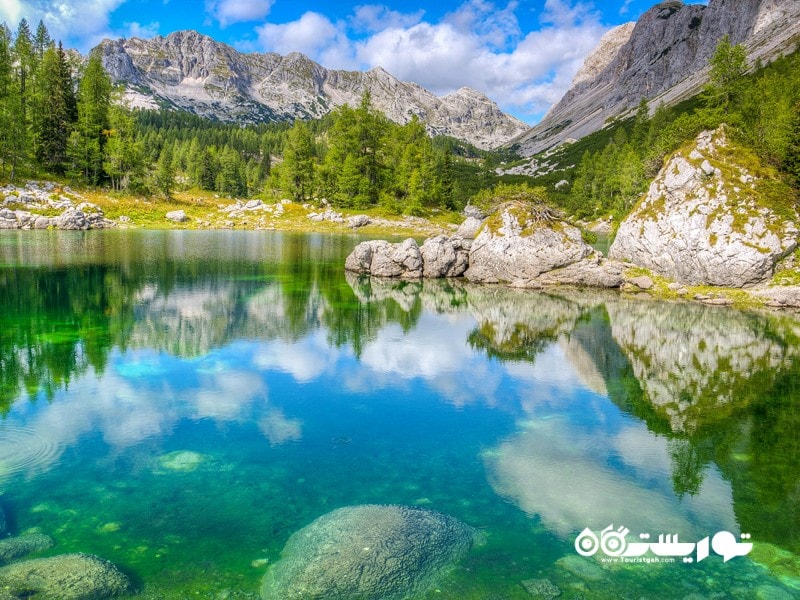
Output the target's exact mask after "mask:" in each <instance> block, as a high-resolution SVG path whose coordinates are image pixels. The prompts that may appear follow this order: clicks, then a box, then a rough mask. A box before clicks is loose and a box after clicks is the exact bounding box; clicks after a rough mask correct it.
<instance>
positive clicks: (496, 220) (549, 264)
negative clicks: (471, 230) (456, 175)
mask: <svg viewBox="0 0 800 600" xmlns="http://www.w3.org/2000/svg"><path fill="white" fill-rule="evenodd" d="M593 253H594V250H593V249H592V248H591V246H589V245H588V244H587V243H586V242H584V241H583V239H582V236H581V232H580V230H579V229H577V228H576V227H573V226H572V225H569V224H568V223H566V222H563V221H554V222H552V223H540V222H537V220H536V218H535V217H534V216H533V215H531V213H530V212H528V209H527V208H526V207H525V206H524V205H522V204H520V203H511V204H509V205H507V206H505V207H503V208H501V209H499V210H498V212H497V213H496V214H495V215H493V216H492V217H491V218H490V219H489V220H488V221H487V222H486V224H485V225H484V227H483V229H482V230H481V232H480V233H479V234H478V237H476V238H475V241H474V242H473V243H472V246H471V248H470V253H469V269H467V271H466V273H465V276H466V278H467V279H469V280H470V281H475V282H481V283H498V282H505V283H513V284H515V285H523V286H524V285H526V284H530V282H533V281H534V280H535V279H536V278H537V277H539V276H540V275H541V274H542V273H546V272H548V271H552V270H554V269H558V268H561V267H566V266H567V265H570V264H573V263H576V262H578V261H581V260H583V259H584V258H587V257H589V256H590V255H592V254H593Z"/></svg>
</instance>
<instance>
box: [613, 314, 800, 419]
mask: <svg viewBox="0 0 800 600" xmlns="http://www.w3.org/2000/svg"><path fill="white" fill-rule="evenodd" d="M607 310H608V314H609V317H610V321H611V331H612V335H613V337H614V339H615V340H616V342H617V343H618V344H619V346H620V347H621V349H622V351H623V353H624V354H625V355H626V356H627V358H628V360H629V361H630V363H631V365H632V368H633V372H634V374H635V376H636V378H637V379H638V381H639V384H640V385H641V388H642V390H643V392H644V395H645V398H646V400H647V401H648V402H650V403H651V404H652V405H653V406H654V407H655V409H656V410H657V411H658V412H659V413H660V414H661V415H663V416H664V417H665V418H666V419H668V421H669V423H670V426H671V428H672V430H673V431H676V432H683V431H686V432H691V431H693V430H696V429H697V428H698V427H701V426H703V425H705V424H709V423H713V422H721V421H724V420H725V419H726V418H727V417H728V416H730V415H731V414H733V413H734V412H736V411H737V410H738V409H740V408H742V407H745V406H747V405H748V404H750V403H751V402H752V401H753V399H754V398H758V397H759V396H760V395H761V394H762V393H763V392H764V388H762V387H759V385H758V382H759V381H763V382H765V383H767V385H768V387H771V384H769V382H772V381H774V379H775V377H776V376H777V375H778V374H779V373H780V372H781V371H784V370H786V369H788V368H789V367H791V365H792V364H793V361H797V360H798V358H799V354H800V353H798V346H797V340H798V336H797V334H798V332H797V330H796V325H795V327H794V328H792V326H791V325H790V324H787V326H786V328H785V329H783V330H782V331H780V332H776V335H774V336H765V335H764V331H765V328H766V327H768V323H767V322H766V319H767V317H764V316H759V315H753V314H747V313H735V312H732V311H720V310H718V309H714V308H710V307H702V306H696V305H688V304H665V305H660V306H659V309H658V310H657V311H654V310H653V307H652V305H651V304H650V303H648V302H639V303H636V302H627V303H622V302H617V303H613V302H612V303H609V304H607Z"/></svg>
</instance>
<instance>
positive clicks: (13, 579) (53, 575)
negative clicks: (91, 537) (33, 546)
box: [0, 553, 132, 600]
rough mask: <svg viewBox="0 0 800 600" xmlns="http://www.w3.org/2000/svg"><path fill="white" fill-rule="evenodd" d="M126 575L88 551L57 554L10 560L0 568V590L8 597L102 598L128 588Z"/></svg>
mask: <svg viewBox="0 0 800 600" xmlns="http://www.w3.org/2000/svg"><path fill="white" fill-rule="evenodd" d="M131 589H132V585H131V582H130V580H129V579H128V577H127V576H125V575H124V574H123V573H122V572H120V571H119V569H117V567H116V566H115V565H114V564H112V563H110V562H109V561H107V560H104V559H102V558H99V557H97V556H94V555H91V554H83V553H77V554H61V555H59V556H51V557H49V558H36V559H33V560H25V561H22V562H18V563H14V564H11V565H8V566H6V567H3V568H1V569H0V590H3V591H5V592H7V593H9V594H10V595H11V597H12V598H29V597H32V596H33V597H36V598H38V599H40V600H106V599H107V598H115V597H117V596H121V595H123V594H126V593H128V592H130V591H131Z"/></svg>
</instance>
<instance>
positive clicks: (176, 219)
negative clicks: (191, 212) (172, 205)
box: [165, 210, 189, 223]
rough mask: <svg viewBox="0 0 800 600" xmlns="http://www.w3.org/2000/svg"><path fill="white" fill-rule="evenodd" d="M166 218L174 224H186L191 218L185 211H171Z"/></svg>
mask: <svg viewBox="0 0 800 600" xmlns="http://www.w3.org/2000/svg"><path fill="white" fill-rule="evenodd" d="M165 218H166V219H167V220H168V221H172V222H173V223H185V222H186V221H188V220H189V217H187V216H186V211H183V210H171V211H170V212H168V213H167V214H166V215H165Z"/></svg>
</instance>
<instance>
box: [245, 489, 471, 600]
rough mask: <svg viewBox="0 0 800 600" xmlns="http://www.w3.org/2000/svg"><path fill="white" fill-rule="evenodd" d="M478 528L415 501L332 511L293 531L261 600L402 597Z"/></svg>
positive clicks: (430, 577)
mask: <svg viewBox="0 0 800 600" xmlns="http://www.w3.org/2000/svg"><path fill="white" fill-rule="evenodd" d="M473 537H474V532H473V529H472V528H471V527H469V526H467V525H465V524H464V523H462V522H460V521H458V520H457V519H455V518H453V517H450V516H448V515H444V514H441V513H437V512H434V511H430V510H426V509H423V508H416V507H410V506H394V505H389V506H382V505H364V506H351V507H345V508H340V509H337V510H334V511H332V512H330V513H328V514H326V515H323V516H322V517H320V518H318V519H317V520H316V521H314V522H313V523H311V524H310V525H308V526H306V527H304V528H303V529H301V530H300V531H298V532H296V533H295V534H293V535H292V536H291V537H290V538H289V541H288V542H287V543H286V546H285V547H284V549H283V552H282V553H281V559H280V560H279V561H278V562H277V563H275V565H273V566H272V567H271V568H270V570H269V571H268V572H267V573H266V575H265V576H264V579H263V582H262V586H261V598H262V599H263V600H310V599H314V600H376V599H378V598H380V599H382V600H401V599H403V598H406V597H407V596H410V595H412V594H419V593H422V592H424V591H425V590H426V589H428V588H429V587H430V586H431V585H432V584H433V582H434V580H435V578H436V576H437V575H438V574H439V573H440V572H441V571H442V570H443V569H446V568H447V567H449V566H451V565H452V564H453V563H455V561H457V560H458V559H459V558H460V557H461V556H463V555H464V554H466V553H467V551H468V550H469V549H470V548H471V546H472V544H473Z"/></svg>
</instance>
